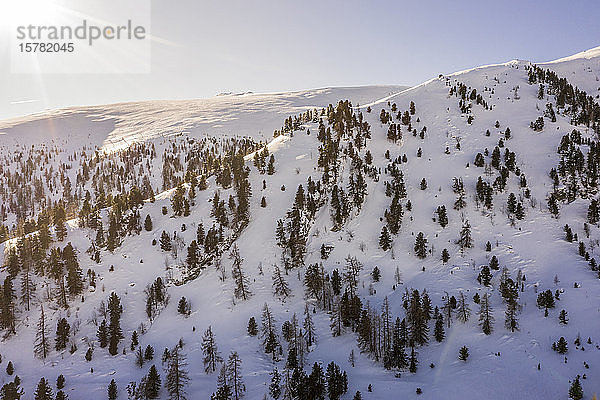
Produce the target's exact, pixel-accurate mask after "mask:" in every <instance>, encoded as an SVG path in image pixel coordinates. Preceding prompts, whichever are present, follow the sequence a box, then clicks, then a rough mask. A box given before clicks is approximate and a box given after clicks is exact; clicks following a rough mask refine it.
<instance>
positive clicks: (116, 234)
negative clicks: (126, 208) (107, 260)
mask: <svg viewBox="0 0 600 400" xmlns="http://www.w3.org/2000/svg"><path fill="white" fill-rule="evenodd" d="M120 230H121V229H120V224H119V221H117V216H116V215H115V213H114V212H111V213H110V216H109V223H108V237H107V238H106V249H107V250H108V251H110V252H113V251H115V249H116V248H117V247H119V246H120V245H121V237H120Z"/></svg>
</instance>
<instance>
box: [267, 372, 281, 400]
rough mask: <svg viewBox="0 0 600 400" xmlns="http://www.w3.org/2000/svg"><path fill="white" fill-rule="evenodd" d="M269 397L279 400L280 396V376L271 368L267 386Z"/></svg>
mask: <svg viewBox="0 0 600 400" xmlns="http://www.w3.org/2000/svg"><path fill="white" fill-rule="evenodd" d="M269 395H270V396H271V397H272V398H273V399H274V400H279V397H280V396H281V375H280V374H279V371H278V370H277V367H274V368H273V373H272V374H271V383H270V384H269Z"/></svg>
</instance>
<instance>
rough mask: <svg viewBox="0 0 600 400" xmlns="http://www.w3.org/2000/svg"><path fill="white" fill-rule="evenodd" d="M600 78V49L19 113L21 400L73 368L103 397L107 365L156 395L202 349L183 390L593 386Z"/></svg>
mask: <svg viewBox="0 0 600 400" xmlns="http://www.w3.org/2000/svg"><path fill="white" fill-rule="evenodd" d="M599 66H600V55H599V54H597V49H596V50H591V51H589V52H584V53H580V54H578V55H575V56H572V57H568V58H566V59H561V60H557V61H556V62H553V63H547V64H538V66H537V67H536V66H534V65H533V64H531V63H529V62H526V61H511V62H508V63H505V64H499V65H492V66H485V67H479V68H474V69H471V70H467V71H462V72H459V73H456V74H452V75H448V76H439V77H437V78H433V79H431V80H430V81H427V82H425V83H423V84H421V85H418V86H415V87H413V88H408V89H407V88H396V87H369V88H355V89H324V90H319V91H310V92H301V93H293V94H277V95H241V96H234V95H227V96H223V97H222V98H216V99H214V100H211V101H210V102H202V101H199V102H193V103H192V102H177V103H175V102H172V103H171V102H152V103H145V104H130V105H127V104H125V105H114V106H106V107H91V108H86V109H78V110H77V109H75V110H67V111H61V112H60V113H56V114H54V115H52V116H50V118H46V117H44V118H42V117H40V116H34V117H28V118H24V119H22V120H19V121H9V122H5V123H3V124H4V125H0V131H2V132H5V133H6V134H5V135H4V137H2V136H0V140H1V141H2V148H1V156H2V158H1V160H2V169H1V170H0V173H2V175H1V178H0V179H1V180H0V183H1V186H0V188H2V192H0V196H3V197H2V198H3V199H4V200H3V209H2V210H3V213H4V216H5V217H6V218H5V221H6V222H5V226H6V228H5V229H4V230H3V231H2V232H0V234H2V233H3V234H4V235H5V237H9V239H8V240H6V241H5V242H4V243H3V244H1V245H0V248H2V250H3V253H4V263H3V264H4V265H5V268H3V270H2V273H1V274H2V282H3V293H5V294H4V297H3V299H4V300H3V303H2V327H3V328H4V330H3V342H2V345H1V347H0V348H1V350H0V354H1V355H2V364H1V365H2V366H3V369H4V368H6V364H7V363H8V361H9V360H11V361H12V363H13V364H14V367H15V371H16V372H15V374H18V375H19V377H20V379H21V383H20V384H21V386H22V387H23V388H24V389H25V392H26V395H25V397H27V398H29V397H28V396H30V395H31V393H33V391H34V390H35V387H36V385H37V384H38V381H39V380H40V378H41V377H46V378H48V380H49V381H50V383H51V384H52V386H54V381H55V379H56V377H57V376H58V375H59V374H63V375H64V377H65V378H66V386H65V389H63V390H64V392H65V393H66V394H68V396H69V398H71V399H79V398H84V397H85V398H88V399H104V398H106V395H107V387H108V385H109V382H111V380H112V379H114V381H115V383H116V384H117V387H118V393H119V398H127V397H128V393H127V389H126V387H128V386H129V388H130V389H131V388H132V385H131V382H136V383H137V384H136V387H137V391H138V393H139V387H140V384H141V383H143V382H144V381H145V382H146V384H147V385H145V386H146V389H145V393H144V394H138V395H139V396H140V397H139V398H143V397H144V395H148V393H149V392H148V391H147V390H148V387H149V386H151V385H149V384H148V379H146V378H144V377H146V376H148V374H149V369H150V367H151V366H152V365H153V364H154V365H155V366H156V368H157V369H158V372H159V373H160V375H161V378H162V382H163V383H164V382H165V380H166V377H167V375H169V376H170V377H173V374H169V366H171V367H172V366H173V357H170V358H169V357H167V358H165V361H164V362H162V360H161V356H162V355H163V349H171V351H170V354H171V355H172V354H173V353H174V352H175V351H177V353H178V354H179V353H181V352H182V353H185V354H186V355H187V367H186V368H185V369H186V370H187V371H188V374H189V378H190V379H189V382H187V384H186V385H185V391H186V392H187V393H188V398H199V399H208V398H211V395H212V394H213V393H215V397H214V398H216V399H221V398H230V397H227V395H223V392H225V391H226V389H224V388H225V387H228V388H229V389H231V390H233V391H238V392H245V397H246V398H248V399H261V398H277V397H279V396H275V395H274V393H275V392H276V390H271V389H273V388H278V387H280V388H281V392H282V394H281V396H280V397H279V398H302V399H304V398H306V399H312V398H323V397H319V396H318V395H315V393H319V392H321V391H323V392H324V393H326V394H324V397H325V398H342V399H352V398H355V399H356V398H357V397H355V393H356V392H357V391H360V393H361V397H360V398H362V399H394V398H412V397H416V398H423V399H439V398H445V399H471V398H480V397H485V398H493V399H506V398H531V399H555V398H556V399H559V398H561V399H562V398H568V395H569V390H570V387H571V385H572V383H573V382H574V381H575V380H576V379H577V382H579V383H580V385H581V386H582V387H583V392H584V393H585V398H592V395H593V393H598V392H600V380H599V377H600V372H599V371H600V369H599V368H600V337H599V336H598V321H599V320H600V279H598V278H599V274H598V268H597V263H596V261H595V260H596V259H597V258H598V254H597V251H598V244H599V239H600V230H599V228H598V222H599V220H600V209H599V208H598V204H597V201H596V199H597V196H598V190H597V179H596V177H597V176H596V175H597V171H598V166H599V165H598V164H600V157H599V156H598V153H597V151H598V149H600V147H597V146H598V133H599V132H600V106H599V105H598V101H599V100H598V99H597V94H598V92H597V91H596V92H594V90H595V89H594V87H595V86H600V85H598V84H597V82H596V79H597V78H596V76H597V75H598V74H599V73H600V67H599ZM546 69H549V70H550V71H555V72H556V74H557V75H558V77H555V76H554V75H553V74H551V73H549V72H547V71H545V70H546ZM558 78H566V81H565V80H560V79H558ZM568 84H571V85H573V86H577V87H579V88H580V89H581V90H585V91H586V92H587V95H589V96H585V95H583V94H582V93H580V92H579V91H578V90H575V89H574V87H571V86H569V85H568ZM596 89H599V87H596ZM347 99H349V100H350V101H343V100H347ZM182 108H183V109H182ZM199 110H201V112H200V111H199ZM52 124H54V126H55V128H56V131H55V133H53V134H55V135H56V137H55V139H54V142H53V141H52V140H50V141H48V140H47V139H44V140H39V129H41V126H46V125H52ZM44 129H45V128H44ZM275 130H276V132H275V137H272V136H273V131H275ZM574 130H575V133H573V131H574ZM23 132H27V135H30V136H27V137H25V138H24V137H23V136H20V135H21V134H22V133H23ZM86 132H87V135H88V136H87V137H86ZM180 133H181V134H180ZM17 138H18V139H17ZM44 138H49V136H44ZM15 142H18V144H15ZM133 142H136V144H135V145H132V146H130V147H127V146H128V145H129V144H131V143H133ZM32 145H33V146H32ZM265 149H266V150H265ZM101 150H106V151H105V152H103V151H101ZM551 171H552V172H551ZM31 182H34V185H32V186H34V189H32V190H31V191H30V192H27V191H26V190H24V189H23V188H24V187H25V185H27V184H28V183H31ZM67 182H68V184H67ZM86 192H87V193H86ZM147 216H148V217H147ZM146 221H151V223H148V222H146ZM566 225H568V226H566ZM65 226H66V232H63V229H64V227H65ZM48 235H51V237H52V239H53V241H52V243H46V245H44V242H47V240H45V239H47V236H48ZM63 235H64V237H62V236H63ZM68 243H71V244H72V247H73V248H74V253H75V254H76V257H77V262H73V257H71V256H70V254H71V249H70V246H68ZM55 247H58V248H59V249H61V250H62V251H56V250H52V249H53V248H55ZM80 274H81V276H80ZM157 278H160V279H159V280H158V281H157ZM29 281H31V282H29ZM28 282H29V283H28ZM31 283H35V284H36V288H35V289H34V290H29V291H27V288H29V287H31ZM163 284H164V287H163ZM11 285H12V287H14V294H15V296H18V297H15V298H13V297H12V296H11V295H10V294H7V293H10V292H11V290H10V289H7V288H10V287H11ZM65 285H66V286H65ZM165 290H166V293H167V295H166V296H165V293H164V291H165ZM25 292H26V293H31V298H30V299H29V298H28V296H23V293H25ZM111 293H115V294H116V295H117V296H118V299H119V302H120V305H121V306H122V315H121V313H120V312H119V307H110V306H109V308H110V310H109V311H107V310H106V308H107V307H106V306H107V304H108V303H109V300H108V299H109V296H110V295H111ZM182 298H184V300H183V301H182V300H181V299H182ZM28 300H29V302H28ZM112 305H113V306H114V305H115V297H114V296H113V300H112ZM486 306H487V307H486ZM42 307H43V313H44V314H43V315H44V318H45V325H47V329H42V328H41V327H40V324H39V321H40V317H41V312H42ZM115 310H116V311H115ZM563 310H564V311H565V312H562V311H563ZM117 314H118V315H117ZM115 315H117V316H116V317H115ZM119 316H120V318H119ZM62 318H64V319H65V320H66V323H67V324H68V325H69V327H70V328H69V332H68V333H67V334H66V335H64V336H65V338H63V339H65V340H66V342H65V343H63V344H65V346H60V345H59V346H55V338H56V337H59V339H60V336H61V335H60V334H59V333H56V332H57V324H58V323H59V320H61V319H62ZM251 318H254V319H255V321H256V324H257V331H258V334H255V333H254V332H252V331H253V329H252V327H251V326H250V329H249V320H250V319H251ZM103 320H105V321H106V322H105V323H104V324H103V323H102V321H103ZM64 325H65V323H64V322H63V323H62V332H64ZM107 325H108V326H107ZM117 325H118V326H119V327H120V329H121V330H122V335H119V334H118V330H119V329H118V328H117ZM250 325H251V324H250ZM103 327H104V328H103ZM209 327H210V332H212V333H213V334H214V337H215V339H216V343H217V345H218V349H219V351H220V354H221V356H222V358H223V359H225V361H226V362H227V360H228V359H229V358H230V354H231V353H232V352H235V354H236V356H234V359H235V357H238V356H239V359H240V360H241V375H242V376H243V383H244V386H245V390H243V391H242V390H241V386H240V385H237V383H239V382H237V381H236V380H235V379H234V378H233V377H232V374H233V369H232V364H231V363H230V364H229V366H228V367H226V368H224V369H221V365H220V364H221V363H220V362H216V363H215V368H212V366H211V363H210V362H206V360H205V357H206V347H207V340H206V338H207V337H208V336H209V334H207V333H206V332H207V330H208V329H209ZM104 330H106V331H107V332H104ZM42 331H43V333H44V336H45V337H48V338H49V345H50V346H49V349H48V352H47V354H43V353H41V352H40V343H43V339H41V334H40V332H42ZM59 331H60V329H59ZM134 332H135V335H136V337H137V338H136V340H137V341H138V342H139V343H137V344H136V343H132V335H134ZM121 336H122V337H121ZM561 337H562V338H563V339H562V341H561V340H560V339H561ZM180 339H181V342H179V341H180ZM60 341H61V340H59V342H60ZM63 341H64V340H63ZM564 341H566V345H567V347H568V349H565V348H563V342H564ZM178 342H179V343H180V345H178ZM149 345H150V346H152V347H153V348H154V357H153V358H152V359H150V358H151V357H148V359H146V360H143V359H144V357H143V356H142V357H138V356H137V355H136V353H137V352H138V351H140V352H143V351H144V349H145V348H146V346H149ZM463 346H465V347H466V348H467V350H468V357H467V356H466V354H467V353H466V352H465V350H462V353H461V348H462V347H463ZM56 347H59V349H56ZM34 349H35V350H36V351H34ZM90 349H92V350H90ZM138 349H139V350H138ZM554 349H556V350H554ZM70 350H71V351H70ZM86 353H87V354H88V355H89V357H87V358H88V359H86ZM111 353H112V355H111ZM460 354H462V359H459V355H460ZM209 358H210V357H209ZM331 362H334V363H335V364H337V365H338V366H339V368H340V370H341V371H345V374H346V378H344V377H343V374H341V373H340V374H339V375H340V376H337V374H335V373H333V371H334V370H335V366H333V365H331V364H330V363H331ZM140 364H141V365H140ZM234 364H235V363H234ZM315 364H316V365H317V366H316V367H315ZM274 368H277V371H278V373H279V374H280V375H281V380H280V382H279V384H278V385H273V384H271V383H272V381H273V379H272V378H273V374H274V372H273V371H274ZM320 368H321V370H322V371H321V370H320ZM213 369H214V370H213ZM170 371H171V372H172V371H173V370H172V368H171V370H170ZM220 371H223V373H224V376H226V378H225V379H220V378H219V377H220V375H221V374H220ZM303 371H305V374H306V375H304V372H303ZM320 371H321V372H320ZM325 371H327V373H326V374H325V377H322V374H323V373H324V372H325ZM236 372H238V371H237V370H236ZM578 376H579V378H576V377H578ZM13 379H14V375H12V376H11V375H7V374H5V373H4V372H2V373H0V383H2V384H8V382H10V381H13ZM345 379H346V380H347V382H346V386H347V388H346V390H344V389H345V388H344V386H345V385H344V383H343V381H344V380H345ZM275 381H276V379H275ZM224 382H225V383H224ZM340 382H342V383H341V384H340ZM575 386H576V384H575ZM337 387H340V388H341V389H339V392H343V394H342V393H339V394H340V395H341V397H338V395H337V394H336V393H335V392H336V388H337ZM457 387H460V390H457ZM304 389H307V390H308V389H310V391H311V392H310V393H306V392H303V390H304ZM169 391H171V392H172V387H171V388H169V387H166V386H165V387H162V388H161V390H160V393H159V398H163V399H166V398H168V392H169ZM54 392H56V389H54ZM283 393H286V397H284V394H283ZM287 396H289V397H287ZM150 397H151V394H150ZM130 398H136V397H135V395H131V396H130ZM232 398H235V397H232Z"/></svg>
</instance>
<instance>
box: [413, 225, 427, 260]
mask: <svg viewBox="0 0 600 400" xmlns="http://www.w3.org/2000/svg"><path fill="white" fill-rule="evenodd" d="M414 250H415V254H416V256H417V257H418V258H421V259H423V258H425V257H427V239H425V235H424V234H423V232H419V233H418V234H417V237H416V239H415V246H414Z"/></svg>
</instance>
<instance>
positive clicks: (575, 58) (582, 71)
mask: <svg viewBox="0 0 600 400" xmlns="http://www.w3.org/2000/svg"><path fill="white" fill-rule="evenodd" d="M538 65H539V66H540V67H543V68H548V69H550V70H552V71H554V72H556V73H557V74H559V75H560V76H562V77H565V78H567V79H568V80H569V82H571V83H572V84H573V85H575V86H577V87H579V88H580V89H582V90H585V91H586V92H588V94H589V95H591V96H594V97H596V98H598V96H600V46H599V47H594V48H593V49H589V50H586V51H582V52H580V53H577V54H573V55H572V56H569V57H564V58H559V59H558V60H554V61H550V62H547V63H540V64H538Z"/></svg>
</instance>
